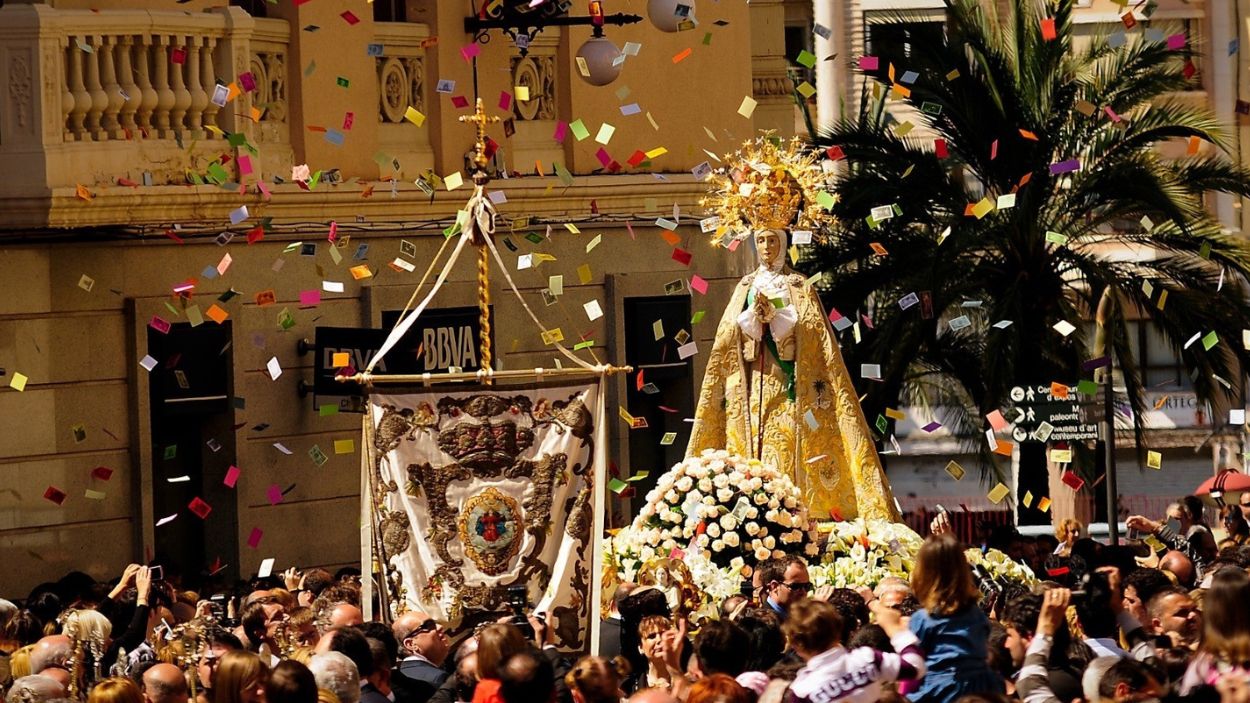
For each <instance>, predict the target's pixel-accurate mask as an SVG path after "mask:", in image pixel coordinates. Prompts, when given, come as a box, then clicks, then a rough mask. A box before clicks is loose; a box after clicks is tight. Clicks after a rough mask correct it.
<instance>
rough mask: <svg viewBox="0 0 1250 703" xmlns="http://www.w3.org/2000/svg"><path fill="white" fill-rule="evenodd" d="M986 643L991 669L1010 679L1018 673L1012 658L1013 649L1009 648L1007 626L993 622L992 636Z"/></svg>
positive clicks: (991, 625)
mask: <svg viewBox="0 0 1250 703" xmlns="http://www.w3.org/2000/svg"><path fill="white" fill-rule="evenodd" d="M986 644H987V647H986V649H987V651H988V654H989V664H990V669H992V670H994V671H997V672H998V673H999V675H1001V676H1002V677H1003V678H1004V679H1005V680H1008V681H1010V680H1011V679H1012V677H1013V676H1015V674H1016V667H1015V664H1014V663H1013V662H1012V660H1011V650H1009V649H1007V628H1005V627H1003V626H1002V625H1001V624H1000V623H996V622H991V623H990V637H989V640H987V642H986Z"/></svg>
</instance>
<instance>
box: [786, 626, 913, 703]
mask: <svg viewBox="0 0 1250 703" xmlns="http://www.w3.org/2000/svg"><path fill="white" fill-rule="evenodd" d="M890 644H891V645H893V646H894V652H882V651H879V650H876V649H872V648H871V647H859V648H858V649H853V650H847V649H846V648H844V647H842V646H837V647H834V648H833V649H830V650H829V651H827V652H822V653H820V654H818V655H816V656H814V657H812V658H811V659H809V660H808V662H807V666H805V667H803V668H802V669H800V670H799V673H798V675H797V676H796V677H795V679H794V683H793V684H792V685H791V686H790V697H789V701H790V703H834V701H845V702H846V703H876V701H877V700H878V699H879V698H881V692H882V684H888V683H891V682H894V681H913V680H916V679H919V678H921V677H922V676H924V672H925V664H924V652H922V651H921V650H920V640H918V639H916V635H915V634H913V633H911V632H909V631H903V632H900V633H898V634H896V635H894V636H893V637H891V638H890Z"/></svg>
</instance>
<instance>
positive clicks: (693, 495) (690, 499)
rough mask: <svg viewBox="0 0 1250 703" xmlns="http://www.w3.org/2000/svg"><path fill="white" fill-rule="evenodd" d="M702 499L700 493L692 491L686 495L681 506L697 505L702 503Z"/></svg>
mask: <svg viewBox="0 0 1250 703" xmlns="http://www.w3.org/2000/svg"><path fill="white" fill-rule="evenodd" d="M703 498H704V496H703V494H702V493H700V492H699V491H698V490H693V491H690V492H689V493H687V494H686V500H684V501H682V504H683V505H685V504H687V503H699V502H702V501H703Z"/></svg>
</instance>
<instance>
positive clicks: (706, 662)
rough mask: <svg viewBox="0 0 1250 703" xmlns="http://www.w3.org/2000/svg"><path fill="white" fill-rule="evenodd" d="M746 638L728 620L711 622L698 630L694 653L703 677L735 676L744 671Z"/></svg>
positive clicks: (747, 652) (739, 628) (746, 653)
mask: <svg viewBox="0 0 1250 703" xmlns="http://www.w3.org/2000/svg"><path fill="white" fill-rule="evenodd" d="M746 638H747V633H746V632H743V630H742V628H741V627H738V626H737V625H735V624H734V623H732V622H730V621H728V620H713V621H712V622H709V623H707V624H705V625H704V626H703V627H702V628H700V629H699V635H698V636H697V637H695V639H694V653H695V656H697V657H698V658H699V668H700V669H702V670H703V673H704V675H705V676H710V675H712V674H728V675H730V676H737V675H738V674H741V673H742V672H744V671H746V664H747V655H748V654H749V650H748V648H747V647H744V646H743V644H744V643H745V641H746Z"/></svg>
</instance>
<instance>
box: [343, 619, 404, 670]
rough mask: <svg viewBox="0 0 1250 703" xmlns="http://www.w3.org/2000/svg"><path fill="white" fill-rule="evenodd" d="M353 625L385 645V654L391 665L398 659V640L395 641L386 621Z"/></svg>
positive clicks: (366, 635)
mask: <svg viewBox="0 0 1250 703" xmlns="http://www.w3.org/2000/svg"><path fill="white" fill-rule="evenodd" d="M353 627H355V628H356V629H357V630H360V631H361V632H363V633H364V635H365V637H368V638H369V639H371V640H377V641H379V642H381V643H382V646H383V647H386V656H387V657H388V658H389V659H390V660H391V664H392V665H393V664H394V663H395V662H397V661H399V642H397V641H395V633H394V632H392V631H391V628H390V627H388V626H387V625H386V623H381V622H366V623H361V624H359V625H354V626H353Z"/></svg>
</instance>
